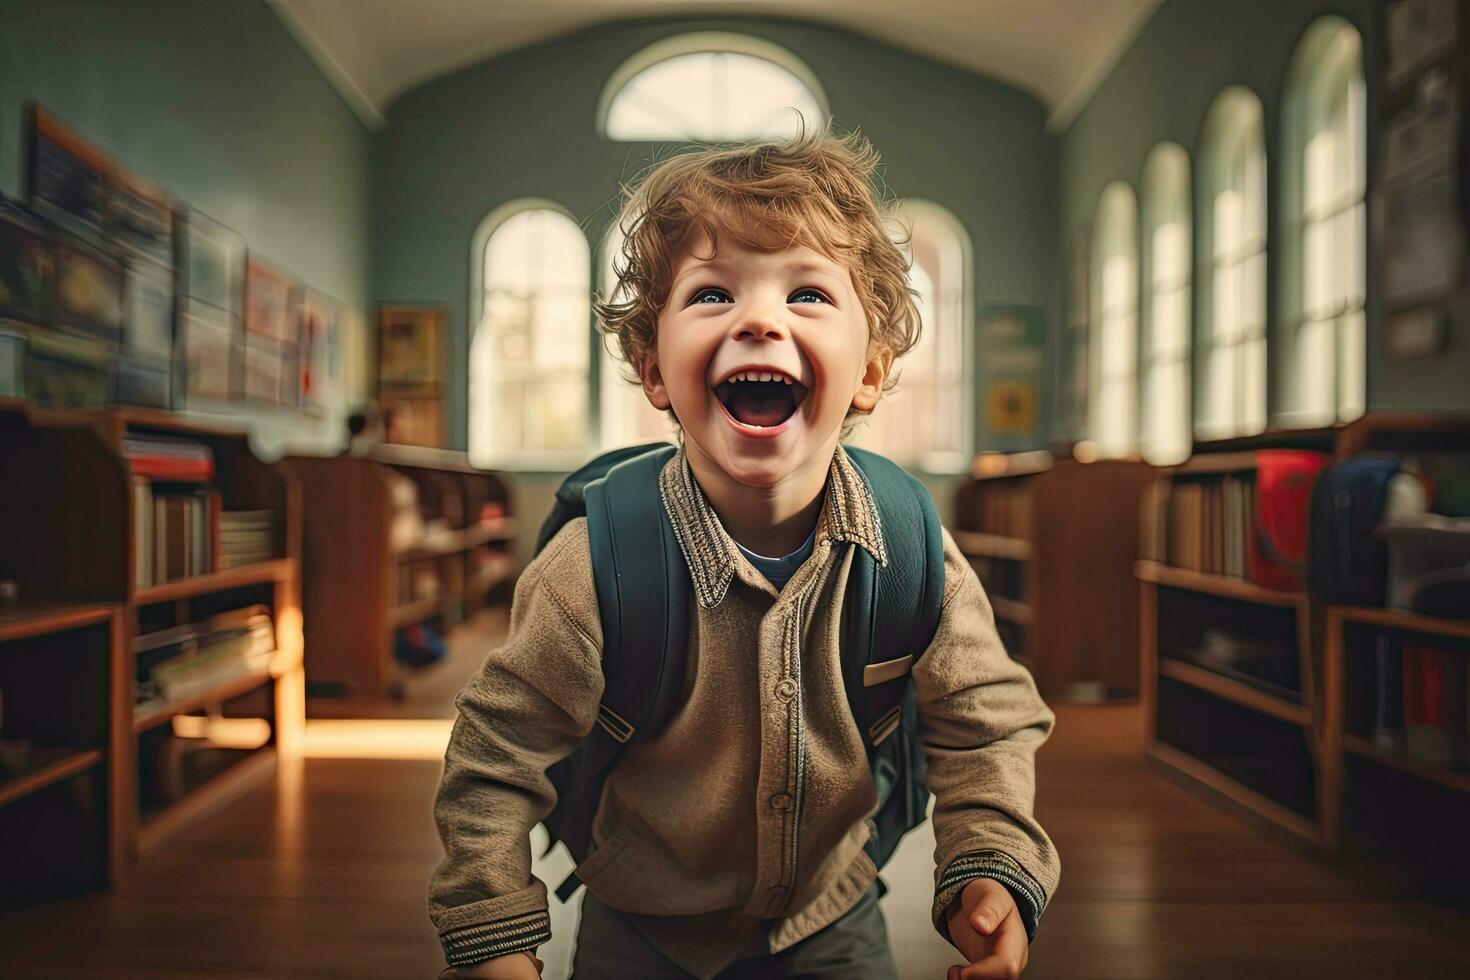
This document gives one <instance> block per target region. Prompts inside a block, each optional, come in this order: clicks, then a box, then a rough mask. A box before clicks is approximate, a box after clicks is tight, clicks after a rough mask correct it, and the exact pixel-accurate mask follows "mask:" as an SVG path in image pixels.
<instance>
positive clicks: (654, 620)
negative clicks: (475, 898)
mask: <svg viewBox="0 0 1470 980" xmlns="http://www.w3.org/2000/svg"><path fill="white" fill-rule="evenodd" d="M644 449H645V450H646V449H647V447H644ZM675 451H676V450H675V447H673V446H666V447H665V446H660V447H659V448H657V449H654V450H652V451H643V452H640V453H638V454H636V455H634V456H632V458H629V459H626V460H624V461H623V462H621V463H618V464H617V465H616V466H614V467H613V468H612V469H611V470H609V471H608V473H607V475H606V476H605V477H603V478H602V479H598V480H594V481H592V482H590V483H588V484H587V485H586V487H585V500H586V507H587V538H588V546H589V548H590V550H591V555H592V567H593V578H594V580H595V583H596V588H597V605H598V610H599V614H600V617H601V620H602V638H603V642H602V676H603V679H604V682H605V686H604V689H603V694H602V702H601V703H600V704H599V705H598V708H597V726H596V727H595V728H593V729H592V732H591V733H590V734H589V735H588V737H587V740H586V754H585V756H584V760H585V761H584V763H583V766H584V768H583V773H584V777H583V778H585V779H586V780H588V782H589V783H590V784H592V785H595V786H597V787H599V788H600V787H601V784H602V782H603V780H604V778H605V777H606V775H607V772H608V770H609V769H611V768H612V765H613V763H615V762H616V761H617V759H618V757H619V756H621V755H622V753H623V751H624V750H625V749H626V748H627V746H628V745H629V744H631V743H633V742H637V741H640V740H641V739H643V738H646V737H648V736H649V735H651V734H652V733H655V732H658V731H660V730H661V729H662V728H663V727H664V723H665V722H666V721H667V720H668V717H669V715H670V714H671V713H672V711H673V708H674V706H675V701H676V699H677V697H678V694H679V688H680V685H681V684H682V682H683V665H684V659H685V657H684V653H685V647H686V646H687V644H688V638H689V607H690V605H691V602H692V599H691V594H690V585H689V570H688V567H687V565H686V563H685V560H684V553H683V552H682V551H681V550H680V548H679V542H678V539H677V538H676V537H675V536H674V529H673V525H672V524H671V523H670V522H669V516H668V513H667V511H666V510H665V509H664V506H663V497H662V495H661V494H660V493H659V474H660V473H661V472H662V470H663V467H664V464H666V463H667V462H668V460H669V459H670V458H671V457H672V456H673V455H674V453H675ZM589 803H590V805H591V807H592V809H593V810H595V808H596V801H595V800H592V801H589ZM580 884H581V881H580V880H579V879H578V878H577V877H576V873H575V872H573V873H571V874H569V875H567V877H566V879H565V880H563V881H562V883H561V885H560V886H558V888H557V890H556V895H557V898H559V899H561V900H562V901H566V900H567V899H569V898H570V897H571V896H572V894H573V893H574V892H576V890H577V888H578V886H579V885H580Z"/></svg>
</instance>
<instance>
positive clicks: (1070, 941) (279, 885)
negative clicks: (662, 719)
mask: <svg viewBox="0 0 1470 980" xmlns="http://www.w3.org/2000/svg"><path fill="white" fill-rule="evenodd" d="M503 629H504V619H503V617H495V616H487V617H483V618H481V619H480V620H478V621H477V622H476V623H475V624H474V625H473V627H472V628H470V629H467V630H465V631H463V632H462V633H461V634H460V635H458V636H457V637H456V640H455V645H454V650H453V651H452V652H451V655H450V659H449V666H446V667H445V670H450V671H454V672H456V673H458V672H460V671H463V670H464V669H465V668H466V665H468V667H469V669H473V665H474V664H475V663H477V662H478V659H479V657H480V656H481V655H482V654H483V651H484V649H486V646H485V644H487V643H489V642H493V641H494V637H495V635H496V634H497V633H498V631H500V630H503ZM451 680H452V679H451ZM409 688H410V692H409V697H408V698H406V699H405V702H404V703H405V704H408V705H411V706H414V707H417V708H420V709H423V710H425V711H431V712H434V713H436V714H437V717H434V716H433V715H430V716H427V717H429V718H430V720H410V719H405V718H404V717H403V715H401V714H399V713H398V709H396V708H395V709H393V711H391V712H389V713H390V714H393V715H394V716H395V717H391V718H386V719H382V720H378V721H371V722H351V721H337V720H323V721H316V722H313V723H312V724H311V726H310V732H309V736H308V758H305V759H300V760H296V761H294V762H289V763H286V764H283V765H282V766H281V767H280V768H279V769H278V770H277V772H276V775H275V778H274V780H273V781H271V782H270V783H268V784H266V785H263V786H261V787H260V788H259V789H257V790H254V791H252V792H251V793H249V794H248V795H247V796H245V797H243V798H241V799H240V800H238V801H237V802H235V803H234V804H233V805H231V806H230V807H228V808H227V809H225V810H223V811H221V812H219V813H217V814H216V815H215V816H213V817H212V818H211V819H209V820H208V821H206V822H204V823H201V824H199V825H197V826H196V827H194V828H192V829H190V830H187V831H184V832H182V833H181V834H180V835H179V836H177V837H175V838H174V839H173V840H172V841H171V842H170V843H169V844H167V845H165V846H164V847H163V848H162V849H161V850H160V851H159V852H158V853H157V854H155V855H154V856H152V857H151V858H149V859H148V860H146V861H144V862H143V863H141V864H140V865H139V866H138V867H137V868H136V870H135V872H134V874H133V876H132V878H131V880H129V881H128V882H127V883H126V884H125V885H124V886H123V887H122V888H120V889H118V890H117V891H116V892H114V893H112V894H106V895H95V896H91V897H88V898H84V899H80V900H77V901H73V902H68V903H62V904H58V905H54V906H49V907H41V908H33V909H29V910H25V911H23V912H19V913H14V914H7V915H5V916H3V917H0V976H3V977H25V978H51V977H66V978H90V977H113V978H140V977H149V978H165V977H166V978H171V980H181V978H195V977H198V978H203V977H208V978H212V980H230V978H246V977H250V978H262V977H266V978H273V980H274V978H297V977H300V978H306V977H313V978H315V977H321V978H328V977H332V978H348V977H350V978H399V977H402V978H432V977H434V976H435V975H436V973H437V971H438V969H439V967H440V966H441V965H442V963H441V960H440V954H439V950H438V944H437V943H436V941H435V937H434V932H433V930H432V928H431V927H430V925H429V922H428V918H427V915H426V913H425V894H426V887H427V880H428V875H429V872H430V870H431V869H432V868H433V866H434V863H435V861H436V860H437V858H438V855H439V844H438V840H437V838H436V836H435V833H434V827H433V822H432V819H431V815H430V806H431V802H432V799H433V794H434V789H435V786H436V783H437V780H438V771H439V763H438V761H437V759H438V757H439V756H440V755H442V750H443V740H444V738H445V737H446V736H447V731H448V721H447V718H448V717H449V715H450V713H451V712H452V707H451V703H452V697H453V690H452V689H457V684H456V683H452V682H446V679H445V678H444V677H442V676H440V677H437V678H435V677H430V676H429V675H425V676H423V677H420V678H415V679H412V681H411V683H410V684H409ZM446 692H447V693H446ZM446 699H448V700H446ZM421 717H425V716H421ZM351 756H365V757H362V758H353V757H351ZM383 756H395V757H394V758H383ZM1038 775H1039V780H1038V784H1039V791H1038V793H1039V799H1038V810H1039V813H1040V817H1041V819H1042V822H1043V823H1044V824H1045V825H1046V826H1047V828H1048V829H1049V830H1050V832H1051V833H1052V835H1053V837H1054V838H1055V840H1056V842H1057V846H1058V848H1059V850H1060V851H1061V854H1062V860H1063V868H1064V870H1063V881H1062V887H1061V889H1060V891H1059V892H1058V894H1057V896H1056V898H1055V900H1054V901H1053V903H1052V905H1051V907H1050V909H1049V911H1048V912H1047V915H1046V918H1045V920H1044V922H1043V925H1042V930H1041V932H1040V934H1039V935H1038V938H1037V941H1036V944H1035V946H1034V947H1033V950H1032V959H1031V966H1030V968H1029V969H1028V970H1027V971H1026V974H1025V975H1026V977H1027V978H1028V980H1047V978H1054V980H1061V978H1087V980H1106V978H1130V980H1131V978H1137V980H1145V978H1149V980H1152V978H1160V980H1163V978H1216V977H1219V978H1225V977H1231V978H1237V977H1241V976H1249V977H1251V978H1252V980H1269V978H1277V977H1281V978H1286V977H1291V978H1297V977H1309V978H1316V977H1324V978H1349V977H1375V978H1382V977H1394V978H1401V977H1402V978H1420V977H1423V978H1428V977H1447V978H1448V977H1464V976H1470V915H1465V914H1463V913H1459V912H1454V911H1451V910H1448V909H1444V908H1441V907H1436V906H1432V905H1428V904H1425V903H1422V902H1417V901H1414V900H1412V899H1409V898H1405V897H1404V896H1402V895H1394V894H1388V893H1385V892H1384V891H1383V890H1382V889H1380V888H1378V887H1376V886H1375V885H1374V883H1373V881H1372V879H1371V878H1366V877H1365V876H1363V875H1361V874H1351V875H1349V874H1344V873H1343V872H1341V871H1340V870H1339V869H1338V868H1336V867H1335V866H1333V865H1330V864H1327V863H1326V862H1323V861H1319V860H1317V859H1316V858H1313V857H1311V856H1310V855H1308V854H1306V853H1304V852H1302V851H1301V850H1299V849H1297V848H1296V847H1294V846H1293V845H1291V844H1290V843H1288V842H1286V841H1284V840H1283V839H1280V838H1278V837H1276V836H1274V835H1271V834H1269V833H1264V832H1262V831H1261V830H1260V829H1259V828H1257V827H1255V826H1254V825H1251V824H1247V823H1245V822H1243V821H1242V820H1240V819H1239V818H1237V817H1236V816H1234V815H1232V814H1230V813H1227V812H1224V811H1222V810H1220V809H1217V808H1216V807H1215V806H1214V805H1212V804H1210V803H1207V802H1205V801H1203V800H1201V799H1199V798H1197V797H1196V796H1195V795H1193V794H1192V792H1190V791H1188V790H1186V789H1185V788H1184V787H1182V786H1180V785H1179V784H1177V783H1176V782H1174V781H1173V780H1172V779H1170V778H1168V777H1166V776H1164V775H1162V774H1161V773H1159V772H1158V771H1157V770H1155V769H1154V768H1153V767H1151V766H1148V765H1146V764H1145V762H1144V761H1143V756H1142V735H1141V724H1140V716H1139V712H1138V709H1137V708H1135V707H1131V706H1125V707H1072V706H1061V707H1060V708H1059V709H1058V726H1057V732H1056V735H1055V736H1054V737H1053V739H1052V740H1051V742H1050V743H1048V745H1047V746H1046V747H1045V749H1044V750H1043V751H1042V754H1041V757H1040V761H1039V774H1038ZM931 847H932V838H928V837H927V835H926V834H925V833H924V832H923V831H919V832H916V833H915V834H913V835H912V836H911V837H910V838H909V839H908V840H906V841H905V842H904V845H903V846H902V847H901V848H900V850H899V853H898V855H897V856H896V857H895V859H894V862H893V863H892V864H891V865H890V866H889V868H888V870H887V871H886V872H885V877H886V878H887V880H888V881H889V884H890V886H891V889H892V890H891V891H890V893H889V894H888V896H887V897H886V898H885V900H884V912H885V914H886V917H887V919H888V923H889V930H890V935H891V937H892V940H893V944H894V949H895V952H896V955H897V959H898V962H899V964H900V966H901V969H902V974H903V977H904V980H921V978H922V980H940V978H942V977H943V976H944V975H945V972H944V971H945V970H946V968H947V967H948V966H949V965H950V964H951V963H953V962H955V956H954V954H953V950H951V949H950V947H949V946H948V945H947V944H945V943H943V942H942V941H940V940H939V939H938V937H937V936H936V935H935V934H934V931H933V928H932V927H931V926H930V925H929V919H928V905H929V895H930V887H931V884H930V883H931V880H932V877H931V876H932V873H933V865H932V854H931V851H930V849H931ZM566 866H567V862H566V859H565V858H562V857H561V855H560V852H558V853H557V855H554V859H553V860H552V861H549V862H548V863H547V864H546V865H544V866H542V867H541V869H540V873H542V874H543V876H544V877H545V878H547V879H548V880H550V881H552V882H553V883H554V882H555V881H558V880H560V875H561V873H562V872H563V871H564V870H565V868H566ZM577 901H578V899H575V898H574V899H573V903H572V906H571V907H561V906H557V907H555V908H554V909H553V921H552V930H553V934H554V936H555V938H554V940H553V941H552V943H551V944H549V945H547V946H544V947H542V950H541V955H542V957H543V958H544V959H545V960H546V962H547V973H546V978H547V980H560V978H564V977H565V976H566V971H567V967H568V964H569V962H570V956H571V949H572V941H573V937H574V935H575V931H576V925H575V921H576V908H575V907H574V906H575V904H576V902H577Z"/></svg>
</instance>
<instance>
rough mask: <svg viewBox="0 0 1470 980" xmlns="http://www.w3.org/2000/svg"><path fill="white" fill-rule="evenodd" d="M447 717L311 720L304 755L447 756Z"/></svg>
mask: <svg viewBox="0 0 1470 980" xmlns="http://www.w3.org/2000/svg"><path fill="white" fill-rule="evenodd" d="M453 724H454V722H452V721H450V720H448V719H424V720H417V719H415V720H409V719H398V718H370V719H361V720H339V719H329V718H318V719H309V720H308V721H307V722H306V739H305V746H304V748H303V752H302V754H303V755H305V756H306V758H308V759H429V760H433V761H435V762H439V761H442V760H443V758H444V748H445V746H447V745H448V744H449V729H450V727H451V726H452V725H453Z"/></svg>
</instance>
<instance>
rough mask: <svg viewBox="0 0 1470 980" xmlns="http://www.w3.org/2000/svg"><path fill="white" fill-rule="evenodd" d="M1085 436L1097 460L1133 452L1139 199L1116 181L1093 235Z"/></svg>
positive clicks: (1102, 202) (1105, 194) (1101, 204)
mask: <svg viewBox="0 0 1470 980" xmlns="http://www.w3.org/2000/svg"><path fill="white" fill-rule="evenodd" d="M1091 255H1092V269H1091V275H1090V276H1089V292H1090V294H1091V298H1092V301H1091V303H1089V304H1088V306H1089V309H1090V310H1091V314H1092V316H1091V324H1090V328H1089V333H1090V336H1089V338H1088V345H1087V347H1088V385H1087V387H1088V397H1087V436H1088V439H1089V440H1090V441H1091V442H1092V443H1093V445H1094V447H1095V448H1096V451H1097V454H1098V456H1099V457H1105V458H1121V457H1127V456H1132V455H1134V454H1135V453H1137V451H1138V422H1137V419H1138V198H1137V196H1136V195H1135V194H1134V193H1133V188H1132V187H1130V186H1128V184H1127V183H1125V182H1123V181H1121V180H1115V181H1113V182H1111V183H1110V184H1108V185H1107V186H1106V187H1104V188H1103V191H1102V194H1101V195H1100V196H1099V197H1098V203H1097V217H1096V219H1095V220H1094V223H1093V231H1092V250H1091Z"/></svg>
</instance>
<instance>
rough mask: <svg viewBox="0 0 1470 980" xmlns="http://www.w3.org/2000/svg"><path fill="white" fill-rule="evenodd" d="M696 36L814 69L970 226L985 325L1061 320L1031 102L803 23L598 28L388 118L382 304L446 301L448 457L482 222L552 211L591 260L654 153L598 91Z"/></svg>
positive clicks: (457, 431)
mask: <svg viewBox="0 0 1470 980" xmlns="http://www.w3.org/2000/svg"><path fill="white" fill-rule="evenodd" d="M690 30H728V31H737V32H742V33H746V34H751V35H755V36H757V37H761V38H765V39H768V40H770V41H772V42H774V43H776V44H780V45H782V46H784V47H785V48H787V49H788V50H789V51H791V52H792V53H793V54H795V55H796V56H797V57H798V58H800V59H801V60H803V61H804V62H805V63H806V64H807V65H808V66H809V67H810V68H811V69H812V70H813V71H814V72H815V74H816V76H817V78H818V79H819V80H820V81H821V83H822V86H823V87H824V89H825V91H826V94H827V97H828V99H829V100H830V102H831V106H832V111H833V115H834V117H835V119H836V122H837V124H838V125H839V126H840V127H845V128H852V127H860V128H861V129H862V130H863V131H864V132H865V133H866V134H867V135H868V136H869V137H870V138H871V139H872V140H873V142H874V143H875V144H876V145H877V147H878V149H879V151H880V152H881V153H882V155H883V158H884V162H885V166H886V171H885V175H886V178H887V182H888V184H889V186H890V187H891V188H892V189H893V191H894V192H895V193H897V194H899V195H906V196H912V197H923V198H928V199H931V200H933V201H936V202H937V203H939V204H941V205H943V206H944V207H946V208H948V209H949V210H950V211H952V212H953V213H954V214H955V215H956V216H957V217H958V218H959V220H960V221H961V222H962V223H963V224H964V225H965V227H966V229H967V230H968V231H969V234H970V238H971V240H972V242H973V245H974V264H975V297H974V299H975V308H976V315H977V320H978V315H979V310H980V308H981V307H983V306H985V305H987V304H990V303H1001V302H1007V303H1032V304H1038V305H1040V306H1042V307H1043V308H1044V309H1045V311H1046V316H1047V321H1048V323H1049V324H1052V325H1054V324H1055V323H1056V320H1057V309H1058V307H1057V304H1056V294H1057V290H1056V288H1055V282H1056V279H1057V275H1058V272H1057V248H1056V241H1055V233H1056V229H1057V227H1058V218H1057V214H1056V210H1055V200H1056V195H1055V193H1054V189H1055V187H1056V180H1057V178H1056V169H1055V140H1054V139H1053V138H1052V137H1050V136H1048V135H1047V134H1046V132H1045V112H1044V110H1043V109H1042V106H1041V105H1040V104H1039V103H1038V102H1037V101H1036V100H1035V99H1034V98H1032V97H1031V96H1029V95H1025V94H1023V93H1021V92H1019V91H1017V90H1015V89H1012V88H1009V87H1007V86H1005V85H1001V84H998V83H996V82H994V81H991V80H988V79H985V78H982V77H980V76H978V75H974V74H970V73H968V72H964V71H960V70H958V69H954V68H949V67H946V66H943V65H940V64H937V63H935V62H933V61H930V60H927V59H924V58H919V57H915V56H911V55H908V54H905V53H903V52H900V51H898V50H896V49H894V48H891V47H888V46H886V45H883V44H880V43H877V42H874V41H870V40H866V39H864V38H861V37H857V36H855V35H852V34H848V33H846V32H843V31H840V30H834V29H830V28H825V27H817V26H812V25H807V24H800V23H791V22H784V21H771V20H755V19H750V20H747V19H740V20H724V19H721V20H716V19H687V18H681V19H679V20H677V21H672V20H666V21H656V22H648V21H643V22H631V23H627V22H625V23H617V24H612V25H603V26H599V27H597V28H594V29H589V30H584V31H580V32H577V33H575V34H572V35H569V36H565V37H562V38H559V39H556V40H554V41H551V42H548V43H545V44H540V45H536V46H533V47H530V48H526V49H522V50H518V51H515V52H512V53H509V54H506V55H503V56H501V57H498V58H494V59H491V60H488V61H485V62H482V63H480V64H478V65H475V66H473V67H470V68H466V69H464V70H461V71H458V72H455V73H453V74H451V75H448V76H445V77H442V78H438V79H436V80H434V81H431V82H428V83H426V84H425V85H423V86H421V87H419V88H417V89H414V90H412V91H410V92H408V93H406V94H405V95H403V96H402V97H400V98H399V99H397V100H396V101H395V102H394V103H393V104H392V105H391V106H389V108H388V110H387V112H386V115H387V119H388V125H387V129H386V131H385V132H384V134H383V140H382V149H381V154H380V167H379V170H378V173H377V175H376V184H375V191H374V198H373V200H374V218H375V221H376V223H377V235H376V239H375V242H376V261H375V265H374V279H375V286H376V290H377V292H376V296H377V299H378V300H380V301H383V302H407V301H433V302H442V303H447V304H449V306H450V308H451V310H452V319H453V325H454V329H453V335H454V342H453V364H454V367H453V370H452V372H451V377H452V385H451V391H452V405H453V414H452V424H451V438H452V444H453V445H456V446H460V447H463V446H464V445H465V444H466V431H467V421H466V390H465V389H466V377H467V376H466V369H465V364H466V356H467V350H468V334H467V330H466V322H465V320H466V310H467V307H468V305H469V289H470V282H469V268H470V242H471V237H472V235H473V233H474V231H475V227H476V225H478V224H479V222H480V221H481V219H482V218H484V217H485V215H486V214H488V213H489V212H490V211H491V210H493V209H494V208H495V207H497V206H498V205H501V204H504V203H506V202H508V201H512V200H515V199H517V198H521V197H541V198H548V199H550V200H553V201H557V202H559V203H560V204H562V205H563V206H564V207H566V208H567V209H568V210H569V211H570V212H571V213H572V214H573V215H575V216H576V217H577V218H578V219H580V220H581V221H582V223H583V226H584V228H585V229H586V231H587V234H588V237H589V240H590V241H591V242H592V243H593V245H594V247H595V246H596V245H597V244H598V243H600V241H601V239H602V235H603V233H604V230H605V229H606V227H607V224H608V222H609V221H610V219H611V217H612V211H611V208H610V204H611V202H613V200H614V198H615V197H616V193H617V184H618V181H619V179H620V178H624V177H631V176H632V175H633V174H635V173H636V172H637V171H638V170H639V169H641V167H642V166H643V165H644V164H646V163H647V162H648V161H649V159H650V153H651V152H652V147H651V146H650V145H649V144H647V143H642V144H629V143H612V142H608V141H606V140H603V139H601V138H600V137H599V136H598V135H597V132H596V119H595V116H596V107H597V101H598V96H599V94H600V93H601V91H602V87H603V84H604V83H605V82H606V80H607V78H608V76H609V75H610V74H612V72H613V71H614V70H615V69H616V68H617V67H618V66H619V65H620V64H621V63H622V62H623V61H624V60H625V59H626V58H628V57H630V56H631V55H633V54H635V53H636V52H638V51H639V50H640V49H641V48H643V47H644V46H645V45H647V44H649V43H651V42H653V41H656V40H658V39H660V38H662V37H666V36H669V35H672V34H679V33H683V32H685V31H690ZM661 152H663V151H662V150H661ZM594 261H595V259H594ZM983 353H984V352H983V351H982V352H979V355H980V356H981V357H983ZM976 415H977V418H976V442H977V448H1010V447H1011V445H1010V444H1008V443H1006V442H1004V441H1002V440H1000V439H997V438H994V437H991V436H989V435H988V434H987V433H986V432H985V430H984V428H983V426H982V425H981V422H982V418H981V413H980V411H979V408H978V407H977V412H976ZM1043 423H1045V420H1044V419H1043ZM1043 431H1045V428H1044V427H1043Z"/></svg>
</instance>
